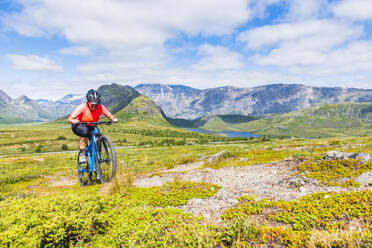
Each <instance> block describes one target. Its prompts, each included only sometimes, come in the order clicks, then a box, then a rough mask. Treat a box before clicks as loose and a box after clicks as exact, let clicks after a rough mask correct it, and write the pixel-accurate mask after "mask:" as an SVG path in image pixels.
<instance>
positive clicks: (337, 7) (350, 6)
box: [332, 0, 372, 21]
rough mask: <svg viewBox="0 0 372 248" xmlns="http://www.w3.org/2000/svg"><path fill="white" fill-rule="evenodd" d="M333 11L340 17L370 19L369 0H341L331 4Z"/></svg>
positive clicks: (370, 5) (371, 18)
mask: <svg viewBox="0 0 372 248" xmlns="http://www.w3.org/2000/svg"><path fill="white" fill-rule="evenodd" d="M332 11H333V13H334V14H335V15H336V16H338V17H342V18H348V19H351V20H357V21H363V20H372V1H371V0H343V1H340V2H336V3H334V4H333V6H332Z"/></svg>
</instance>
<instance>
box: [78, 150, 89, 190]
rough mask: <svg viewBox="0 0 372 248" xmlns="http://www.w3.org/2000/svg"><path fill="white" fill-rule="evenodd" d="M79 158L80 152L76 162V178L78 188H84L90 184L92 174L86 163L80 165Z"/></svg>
mask: <svg viewBox="0 0 372 248" xmlns="http://www.w3.org/2000/svg"><path fill="white" fill-rule="evenodd" d="M79 156H80V152H79V155H78V161H77V169H78V178H79V182H80V186H81V187H85V186H88V185H90V184H91V183H92V173H91V172H90V170H89V163H88V161H87V162H84V163H80V162H79Z"/></svg>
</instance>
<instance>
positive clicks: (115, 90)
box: [97, 84, 140, 113]
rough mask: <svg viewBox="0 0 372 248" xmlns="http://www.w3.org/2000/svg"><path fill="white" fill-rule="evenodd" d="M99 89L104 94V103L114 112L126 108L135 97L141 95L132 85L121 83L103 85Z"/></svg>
mask: <svg viewBox="0 0 372 248" xmlns="http://www.w3.org/2000/svg"><path fill="white" fill-rule="evenodd" d="M97 91H98V93H99V94H100V95H101V96H102V104H103V105H105V106H106V107H107V108H108V109H109V110H110V111H111V112H112V113H116V112H118V111H119V110H121V109H123V108H125V107H126V106H127V105H128V104H129V103H130V102H131V101H132V100H133V99H134V98H136V97H138V96H139V95H140V93H138V92H137V91H136V90H135V89H133V88H132V87H130V86H123V85H119V84H110V85H102V86H100V87H99V88H98V90H97Z"/></svg>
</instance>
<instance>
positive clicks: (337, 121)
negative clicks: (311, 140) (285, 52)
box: [203, 103, 372, 137]
mask: <svg viewBox="0 0 372 248" xmlns="http://www.w3.org/2000/svg"><path fill="white" fill-rule="evenodd" d="M203 128H205V127H203ZM223 128H224V127H221V129H223ZM226 128H229V130H231V129H234V130H240V131H247V132H252V133H257V134H264V135H274V136H301V137H318V136H322V137H327V136H347V135H352V136H353V135H356V136H362V135H371V134H372V104H371V103H339V104H323V105H320V106H316V107H311V108H306V109H302V110H299V111H293V112H290V113H287V114H281V115H273V116H269V117H267V118H264V119H261V120H256V121H252V122H247V123H241V124H232V125H231V126H229V127H226Z"/></svg>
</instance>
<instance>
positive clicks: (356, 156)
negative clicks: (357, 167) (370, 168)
mask: <svg viewBox="0 0 372 248" xmlns="http://www.w3.org/2000/svg"><path fill="white" fill-rule="evenodd" d="M351 158H354V159H361V160H362V161H363V162H368V161H369V160H371V159H372V155H371V154H368V153H365V152H360V153H353V154H352V156H351Z"/></svg>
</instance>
